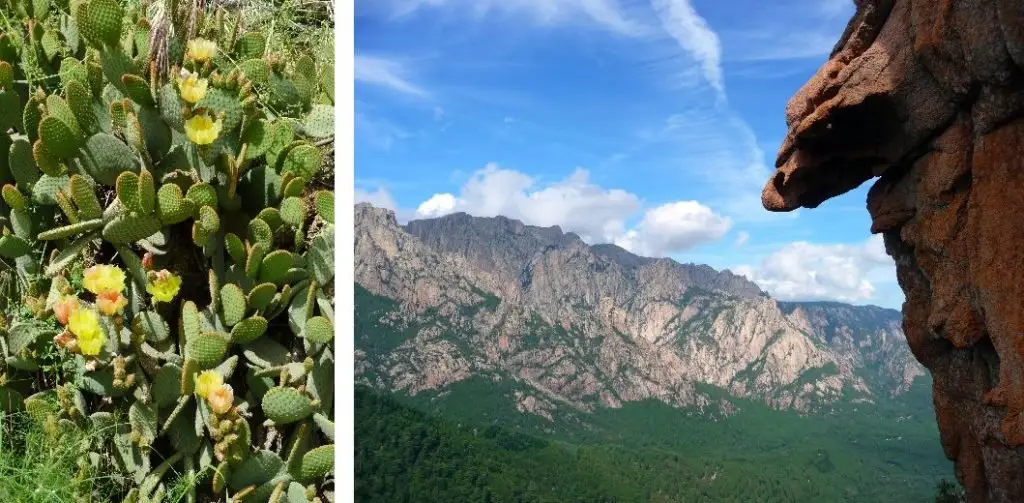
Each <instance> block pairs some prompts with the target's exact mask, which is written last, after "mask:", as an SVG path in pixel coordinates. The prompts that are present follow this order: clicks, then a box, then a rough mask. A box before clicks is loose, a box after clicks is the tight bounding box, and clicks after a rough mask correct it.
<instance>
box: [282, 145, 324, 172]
mask: <svg viewBox="0 0 1024 503" xmlns="http://www.w3.org/2000/svg"><path fill="white" fill-rule="evenodd" d="M319 170H320V151H319V150H318V149H317V148H316V147H314V146H313V145H309V144H303V145H299V146H296V147H293V148H292V149H291V150H289V151H288V154H287V156H285V158H284V160H283V161H282V164H281V173H282V174H284V173H293V174H295V175H296V176H299V177H302V178H303V179H305V180H311V179H312V178H313V176H314V175H316V173H317V171H319Z"/></svg>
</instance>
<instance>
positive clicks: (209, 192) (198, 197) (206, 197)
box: [185, 183, 217, 209]
mask: <svg viewBox="0 0 1024 503" xmlns="http://www.w3.org/2000/svg"><path fill="white" fill-rule="evenodd" d="M185 199H188V200H189V201H192V202H193V203H194V204H195V206H196V208H197V209H198V208H202V207H203V206H210V207H213V208H216V207H217V189H215V188H213V186H212V185H210V184H208V183H197V184H195V185H193V186H191V187H189V188H188V192H186V193H185Z"/></svg>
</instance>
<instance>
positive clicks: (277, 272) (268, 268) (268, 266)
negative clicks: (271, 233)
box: [259, 250, 292, 283]
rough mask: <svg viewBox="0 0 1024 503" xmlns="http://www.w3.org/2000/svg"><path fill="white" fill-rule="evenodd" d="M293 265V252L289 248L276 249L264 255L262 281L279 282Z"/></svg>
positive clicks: (260, 275) (261, 266)
mask: <svg viewBox="0 0 1024 503" xmlns="http://www.w3.org/2000/svg"><path fill="white" fill-rule="evenodd" d="M291 266H292V254H291V252H289V251H287V250H274V251H272V252H270V253H268V254H266V255H265V256H264V257H263V261H262V262H261V264H260V272H259V281H260V283H277V282H280V281H281V279H282V278H284V276H285V274H287V273H288V269H289V268H291Z"/></svg>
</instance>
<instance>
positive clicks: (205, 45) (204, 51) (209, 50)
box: [188, 38, 217, 63]
mask: <svg viewBox="0 0 1024 503" xmlns="http://www.w3.org/2000/svg"><path fill="white" fill-rule="evenodd" d="M216 55H217V43H216V42H214V41H212V40H206V39H205V38H196V39H192V40H189V41H188V57H189V59H191V60H192V61H195V62H197V63H203V62H206V61H209V60H211V59H213V57H214V56H216Z"/></svg>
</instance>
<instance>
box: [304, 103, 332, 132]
mask: <svg viewBox="0 0 1024 503" xmlns="http://www.w3.org/2000/svg"><path fill="white" fill-rule="evenodd" d="M302 132H303V133H304V134H305V135H306V136H308V137H310V138H327V137H329V136H331V135H333V134H334V107H333V106H331V105H313V109H312V110H310V111H309V114H307V115H306V117H305V118H304V119H302Z"/></svg>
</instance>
